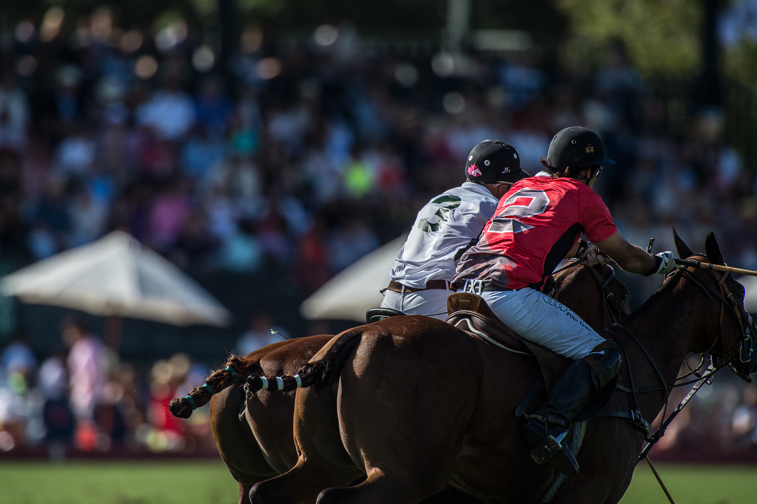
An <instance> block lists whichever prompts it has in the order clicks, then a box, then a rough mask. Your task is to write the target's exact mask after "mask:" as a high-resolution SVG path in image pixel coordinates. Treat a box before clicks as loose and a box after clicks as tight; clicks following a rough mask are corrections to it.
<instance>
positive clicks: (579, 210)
mask: <svg viewBox="0 0 757 504" xmlns="http://www.w3.org/2000/svg"><path fill="white" fill-rule="evenodd" d="M542 164H543V165H544V166H545V167H546V170H545V171H542V172H540V173H538V174H537V175H536V176H535V177H530V178H526V179H524V180H521V181H519V182H517V183H515V184H514V185H513V186H512V188H511V189H510V190H509V191H508V192H507V193H506V194H505V195H504V196H503V197H502V199H501V200H500V202H499V205H498V207H497V210H496V212H495V214H494V217H492V219H491V220H489V222H488V223H487V224H486V226H485V227H484V230H483V232H482V233H481V236H480V237H479V239H478V243H477V244H476V245H474V246H473V247H471V248H470V249H468V250H467V251H466V252H465V253H464V254H463V256H462V257H461V258H460V262H459V263H458V266H457V273H456V275H455V278H454V280H453V285H454V286H455V287H457V288H459V289H462V290H464V291H466V292H473V293H475V294H478V295H479V296H481V297H482V298H483V299H484V300H485V301H486V302H487V304H488V305H489V307H490V308H491V309H492V310H493V311H494V313H496V314H497V316H498V317H499V318H500V319H501V320H502V321H503V322H504V323H505V324H506V325H507V326H508V327H510V328H511V329H512V330H514V331H516V332H517V333H518V334H520V335H521V336H522V337H523V338H525V339H527V340H529V341H533V342H534V343H538V344H540V345H543V346H545V347H547V348H549V349H550V350H552V351H554V352H556V353H559V354H561V355H564V356H565V357H568V358H570V359H573V360H575V361H576V362H575V363H574V364H573V365H571V366H570V367H569V368H568V370H567V371H566V372H565V374H564V375H563V377H562V378H561V380H560V381H559V382H558V383H557V384H556V385H555V387H554V388H553V390H552V391H551V393H550V396H549V398H548V400H547V402H546V403H545V405H544V406H542V407H541V408H540V409H539V410H538V411H537V412H536V413H535V414H534V415H532V416H531V417H530V418H529V419H528V420H527V422H526V423H525V424H524V425H523V427H522V430H521V432H522V433H523V435H524V437H525V438H526V440H527V441H529V442H530V443H531V444H533V445H535V446H536V448H535V449H534V451H532V457H533V458H534V460H536V461H537V462H538V463H540V464H543V463H546V462H548V461H550V460H551V461H552V462H553V463H554V464H555V465H556V466H557V468H558V469H559V470H560V471H561V472H563V473H565V474H575V473H576V472H577V471H578V464H577V463H576V461H575V458H573V456H572V454H571V453H570V452H569V451H568V450H567V449H563V446H562V445H561V441H562V438H563V437H564V434H565V433H566V432H567V427H568V425H569V423H570V421H571V420H572V418H573V417H574V416H575V415H576V414H577V413H578V412H579V411H580V410H581V408H583V406H584V405H585V404H586V403H587V402H588V401H589V399H591V397H592V396H593V395H594V394H596V393H597V392H598V391H599V390H600V389H601V388H602V387H604V386H605V385H607V384H608V383H610V382H612V381H613V379H614V378H615V376H616V375H617V373H618V370H619V369H620V363H621V356H620V352H618V351H617V349H615V348H614V345H613V344H612V342H608V341H606V340H605V339H604V338H602V337H601V336H599V334H597V333H596V331H594V330H593V329H592V328H591V327H589V326H588V325H587V324H586V323H585V322H584V321H583V320H581V318H580V317H579V316H578V315H576V314H575V313H574V312H573V311H571V310H570V309H568V308H567V307H566V306H564V305H563V304H561V303H559V302H557V301H555V300H554V299H552V298H550V297H549V296H547V295H545V294H543V293H542V292H541V290H542V289H543V288H544V285H545V280H547V279H548V278H549V277H550V275H551V273H552V271H553V270H554V268H555V267H556V266H557V264H558V263H559V262H560V261H561V260H562V259H563V258H566V257H575V256H577V255H579V254H582V253H585V252H589V253H591V254H592V256H595V255H596V249H599V250H601V251H602V252H604V253H606V254H607V255H609V256H610V258H612V259H613V260H614V261H615V262H616V263H617V264H618V265H619V266H620V267H621V268H622V269H624V270H625V271H629V272H631V273H639V274H643V275H651V274H653V273H662V274H666V273H668V272H670V271H671V270H672V269H673V268H674V267H675V263H674V261H673V255H672V252H662V253H660V254H657V255H656V256H652V255H651V254H649V253H647V252H646V251H645V250H644V249H642V248H640V247H637V246H636V245H632V244H630V243H628V242H627V241H626V240H625V238H623V235H621V234H620V232H619V231H618V229H617V227H616V226H615V223H614V222H613V220H612V216H611V215H610V212H609V210H608V209H607V206H606V205H605V204H604V202H603V201H602V199H601V198H600V197H599V196H598V195H597V194H596V193H595V192H594V191H593V190H592V186H593V185H594V182H595V181H596V179H597V177H598V176H599V174H600V173H601V171H602V166H603V165H612V164H615V163H614V162H613V161H611V160H609V159H607V158H606V157H605V151H604V146H603V145H602V141H601V140H600V139H599V137H598V136H597V134H596V133H594V132H593V131H591V130H589V129H587V128H583V127H580V126H573V127H570V128H566V129H564V130H562V131H560V132H559V133H557V135H555V137H554V138H553V139H552V142H551V143H550V145H549V152H548V154H547V157H546V158H542ZM581 233H584V234H585V235H586V237H587V238H588V239H589V241H591V242H593V243H594V245H591V246H589V245H588V244H587V242H584V241H583V240H579V237H580V235H581ZM595 247H596V248H595ZM579 249H582V250H581V251H580V252H579ZM558 454H559V455H560V456H557V455H558Z"/></svg>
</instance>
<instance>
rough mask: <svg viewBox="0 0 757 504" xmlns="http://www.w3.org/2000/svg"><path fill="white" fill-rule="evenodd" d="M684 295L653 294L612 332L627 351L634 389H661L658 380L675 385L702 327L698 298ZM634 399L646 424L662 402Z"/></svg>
mask: <svg viewBox="0 0 757 504" xmlns="http://www.w3.org/2000/svg"><path fill="white" fill-rule="evenodd" d="M685 294H686V293H685V292H682V291H681V290H680V289H672V288H668V289H667V290H666V291H664V292H661V293H657V294H655V295H654V296H653V297H652V298H650V299H649V301H647V302H646V303H645V304H644V305H643V306H642V307H641V308H639V309H638V310H636V311H634V312H633V313H632V314H631V315H629V316H628V317H627V318H626V319H625V320H624V321H622V326H623V327H624V328H625V330H619V329H617V328H616V329H615V330H614V331H613V333H614V334H615V335H616V336H617V338H618V339H619V340H620V341H621V343H622V344H623V347H624V348H625V349H626V351H627V355H626V359H627V363H628V371H629V372H630V373H633V380H634V386H635V387H636V388H645V387H662V386H663V384H662V383H661V379H663V380H664V381H665V383H666V384H667V385H668V386H670V385H672V384H673V383H675V380H676V378H677V376H678V371H679V369H680V367H681V363H682V362H683V359H684V357H685V356H686V354H687V353H688V352H690V351H691V348H692V344H693V342H694V341H696V338H698V337H701V335H700V334H699V331H702V330H703V329H702V328H703V326H704V325H706V324H703V323H702V318H701V312H702V309H701V307H700V306H699V305H698V303H697V302H696V301H695V298H696V299H700V297H699V296H690V294H691V292H689V296H686V295H685ZM626 331H627V332H626ZM632 335H633V336H632ZM635 339H638V343H637V342H636V340H635ZM639 343H640V344H639ZM640 345H641V346H643V348H644V349H643V350H642V348H641V346H640ZM644 350H646V352H645V351H644ZM650 361H651V362H650ZM653 363H654V364H653ZM655 367H656V368H657V370H655ZM657 371H659V375H658V372H657ZM660 375H661V376H662V378H661V377H660ZM625 380H628V376H627V375H625V376H624V381H625ZM629 381H630V380H629ZM629 385H630V383H626V386H629ZM638 398H639V403H640V407H641V410H642V413H643V414H644V416H645V418H647V420H650V421H651V419H652V418H654V417H655V416H656V415H657V413H658V412H659V411H660V409H661V408H662V406H663V404H664V400H665V398H663V394H662V393H646V394H641V395H639V396H638Z"/></svg>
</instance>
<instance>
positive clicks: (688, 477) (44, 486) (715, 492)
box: [0, 460, 757, 504]
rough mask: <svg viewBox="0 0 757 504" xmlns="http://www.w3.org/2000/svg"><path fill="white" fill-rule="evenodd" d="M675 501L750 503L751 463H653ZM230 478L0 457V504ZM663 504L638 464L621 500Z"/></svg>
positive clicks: (91, 500)
mask: <svg viewBox="0 0 757 504" xmlns="http://www.w3.org/2000/svg"><path fill="white" fill-rule="evenodd" d="M657 470H658V472H659V473H660V476H661V477H662V479H663V481H664V482H665V485H666V486H667V487H668V490H669V491H670V493H671V494H672V496H673V499H674V500H675V502H676V504H753V503H755V502H757V467H750V466H710V467H707V466H681V465H666V464H659V465H658V466H657ZM236 502H237V486H236V482H234V480H233V479H232V478H231V475H229V473H228V472H227V470H226V467H225V466H224V465H223V463H222V462H221V461H220V460H218V461H212V460H211V461H207V460H205V461H187V462H176V461H158V462H143V461H136V462H116V461H113V462H111V461H99V462H78V461H77V462H69V463H67V464H65V465H50V464H47V463H45V462H0V503H2V504H43V503H44V504H50V503H53V504H158V503H160V504H174V503H175V504H188V503H189V504H206V503H207V504H211V503H212V504H226V503H228V504H233V503H236ZM658 503H659V504H668V500H667V497H665V494H664V493H663V491H662V490H661V489H660V487H659V485H658V484H657V481H656V480H655V478H654V475H653V474H652V472H651V471H650V470H649V468H648V467H647V466H646V465H641V466H639V468H638V469H637V471H636V474H635V475H634V479H633V483H631V487H630V488H629V489H628V492H627V493H626V496H625V497H624V498H623V500H622V501H621V504H658Z"/></svg>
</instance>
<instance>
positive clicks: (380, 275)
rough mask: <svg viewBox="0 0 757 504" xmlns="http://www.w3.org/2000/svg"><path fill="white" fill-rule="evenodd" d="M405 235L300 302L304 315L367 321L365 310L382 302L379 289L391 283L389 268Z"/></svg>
mask: <svg viewBox="0 0 757 504" xmlns="http://www.w3.org/2000/svg"><path fill="white" fill-rule="evenodd" d="M406 239H407V236H406V235H403V236H400V237H399V238H396V239H394V240H392V241H391V242H389V243H387V244H386V245H383V246H382V247H380V248H379V249H377V250H374V251H373V252H371V253H370V254H367V255H365V256H364V257H363V258H361V259H360V260H358V261H357V262H355V263H354V264H352V265H351V266H349V267H348V268H347V269H345V270H344V271H342V272H341V273H339V274H338V275H336V276H335V277H334V278H332V279H331V280H329V281H328V282H327V283H326V284H325V285H324V286H323V287H321V288H320V289H318V290H317V291H316V292H315V293H314V294H313V295H312V296H310V297H309V298H307V299H306V300H305V301H304V302H303V303H302V305H300V313H301V314H302V316H303V317H305V318H306V319H309V320H314V319H339V320H354V321H356V322H365V312H366V310H368V309H369V308H375V307H377V306H379V305H380V304H381V301H382V299H383V296H382V295H381V292H379V291H381V290H382V289H384V288H386V286H387V285H389V271H390V270H391V269H392V265H393V264H394V258H395V257H396V256H397V252H398V251H399V249H400V248H402V244H403V243H405V240H406Z"/></svg>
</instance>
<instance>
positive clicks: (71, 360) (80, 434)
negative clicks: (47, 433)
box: [62, 316, 108, 450]
mask: <svg viewBox="0 0 757 504" xmlns="http://www.w3.org/2000/svg"><path fill="white" fill-rule="evenodd" d="M62 333H63V334H62V337H63V342H64V343H65V344H66V345H67V346H68V347H69V348H70V351H69V353H68V360H67V366H68V373H69V377H70V384H71V406H72V408H73V412H74V416H75V418H76V424H77V427H76V443H77V446H78V447H79V448H80V449H82V450H91V449H93V448H95V444H96V442H97V428H96V426H95V422H94V414H95V408H96V406H98V405H99V404H100V403H101V402H103V400H104V398H105V385H106V383H107V381H108V351H107V349H106V348H105V345H104V344H103V342H102V340H101V339H100V338H99V337H97V336H95V335H94V334H92V332H91V331H90V329H89V326H88V325H87V324H86V323H85V322H84V320H82V319H81V318H79V317H75V316H71V317H68V318H66V319H65V320H64V321H63V324H62Z"/></svg>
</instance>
